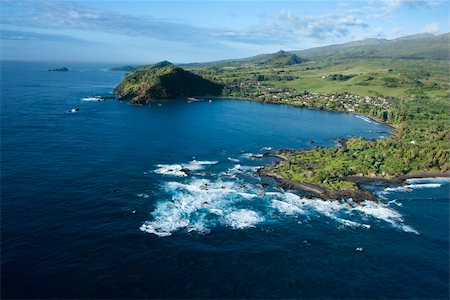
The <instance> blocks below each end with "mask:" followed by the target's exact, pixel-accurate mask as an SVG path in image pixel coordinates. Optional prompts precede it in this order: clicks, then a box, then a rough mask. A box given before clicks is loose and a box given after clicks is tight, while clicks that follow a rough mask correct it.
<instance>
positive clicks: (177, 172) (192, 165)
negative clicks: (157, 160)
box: [154, 160, 218, 177]
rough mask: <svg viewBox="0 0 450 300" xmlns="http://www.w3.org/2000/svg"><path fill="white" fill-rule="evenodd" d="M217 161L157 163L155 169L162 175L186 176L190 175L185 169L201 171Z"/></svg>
mask: <svg viewBox="0 0 450 300" xmlns="http://www.w3.org/2000/svg"><path fill="white" fill-rule="evenodd" d="M217 163H218V162H217V161H207V160H206V161H198V160H192V161H190V162H188V163H185V164H173V165H165V164H157V165H156V167H157V169H155V170H154V172H155V173H157V174H162V175H170V176H179V177H185V176H188V175H187V174H186V172H183V171H182V170H183V169H189V170H190V171H199V170H203V169H204V168H205V167H206V166H208V165H214V164H217Z"/></svg>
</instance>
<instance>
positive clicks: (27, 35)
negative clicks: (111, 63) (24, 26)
mask: <svg viewBox="0 0 450 300" xmlns="http://www.w3.org/2000/svg"><path fill="white" fill-rule="evenodd" d="M0 39H2V40H15V41H46V42H50V41H51V42H66V43H67V42H68V43H92V42H90V41H87V40H83V39H78V38H74V37H71V36H68V35H62V34H43V33H37V32H31V31H15V30H3V29H0Z"/></svg>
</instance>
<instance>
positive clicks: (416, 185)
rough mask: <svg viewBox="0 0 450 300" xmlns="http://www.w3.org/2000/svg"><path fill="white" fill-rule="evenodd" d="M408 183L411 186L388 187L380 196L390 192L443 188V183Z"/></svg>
mask: <svg viewBox="0 0 450 300" xmlns="http://www.w3.org/2000/svg"><path fill="white" fill-rule="evenodd" d="M413 182H417V183H413ZM408 183H410V184H405V185H403V186H398V187H387V188H385V189H384V190H383V191H381V192H378V194H379V195H386V194H388V193H390V192H411V191H412V190H414V189H431V188H439V187H441V186H442V183H419V181H409V182H408Z"/></svg>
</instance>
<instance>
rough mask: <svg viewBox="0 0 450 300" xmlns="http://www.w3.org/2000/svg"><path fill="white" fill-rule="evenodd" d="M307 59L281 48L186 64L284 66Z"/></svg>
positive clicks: (208, 65) (199, 65)
mask: <svg viewBox="0 0 450 300" xmlns="http://www.w3.org/2000/svg"><path fill="white" fill-rule="evenodd" d="M305 61H306V60H305V59H303V58H301V57H299V56H298V55H297V54H295V53H292V52H288V51H283V50H280V51H278V52H275V53H270V54H260V55H256V56H252V57H247V58H240V59H227V60H219V61H213V62H206V63H190V64H184V66H186V67H221V66H242V65H259V66H268V67H270V66H272V67H283V66H290V65H296V64H301V63H303V62H305Z"/></svg>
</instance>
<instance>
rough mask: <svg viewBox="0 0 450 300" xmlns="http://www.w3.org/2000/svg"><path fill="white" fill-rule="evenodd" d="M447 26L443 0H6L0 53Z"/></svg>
mask: <svg viewBox="0 0 450 300" xmlns="http://www.w3.org/2000/svg"><path fill="white" fill-rule="evenodd" d="M449 27H450V24H449V1H446V0H444V1H441V0H436V1H435V0H428V1H416V0H367V1H361V0H360V1H331V0H328V1H306V0H304V1H303V0H299V1H293V0H292V1H232V0H228V1H214V0H211V1H189V0H185V1H171V0H166V1H143V0H141V1H137V0H136V1H108V0H104V1H99V0H98V1H92V0H91V1H65V0H60V1H58V0H41V1H37V0H0V58H1V60H27V61H74V62H76V61H77V62H99V63H128V64H143V63H154V62H158V61H162V60H169V61H171V62H174V63H187V62H205V61H214V60H221V59H231V58H242V57H248V56H253V55H257V54H262V53H272V52H276V51H278V50H281V49H283V50H302V49H308V48H312V47H319V46H326V45H331V44H340V43H345V42H349V41H354V40H361V39H366V38H383V39H395V38H398V37H402V36H406V35H412V34H418V33H430V34H441V33H446V32H449Z"/></svg>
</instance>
